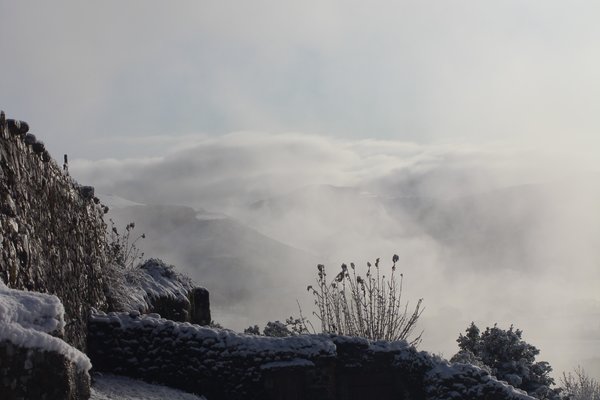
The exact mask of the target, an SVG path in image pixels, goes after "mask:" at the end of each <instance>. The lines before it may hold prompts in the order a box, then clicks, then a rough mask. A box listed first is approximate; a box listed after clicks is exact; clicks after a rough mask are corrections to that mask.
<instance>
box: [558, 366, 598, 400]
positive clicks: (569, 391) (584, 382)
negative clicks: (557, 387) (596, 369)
mask: <svg viewBox="0 0 600 400" xmlns="http://www.w3.org/2000/svg"><path fill="white" fill-rule="evenodd" d="M560 384H561V386H562V389H563V393H562V394H563V395H564V396H565V398H567V399H569V400H600V382H598V381H597V380H595V379H594V378H590V376H589V375H587V374H586V372H585V371H584V370H583V368H581V367H577V368H576V369H575V371H574V372H573V373H571V372H569V373H568V374H566V373H564V372H563V376H562V377H561V378H560Z"/></svg>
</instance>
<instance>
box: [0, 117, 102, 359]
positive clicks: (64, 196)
mask: <svg viewBox="0 0 600 400" xmlns="http://www.w3.org/2000/svg"><path fill="white" fill-rule="evenodd" d="M92 191H93V190H92V189H91V188H81V187H80V186H79V185H78V184H77V183H76V182H74V181H73V180H72V179H71V178H70V177H69V176H68V174H66V173H65V172H64V171H63V169H62V168H61V167H59V166H58V165H57V164H56V162H55V161H54V160H52V159H51V157H50V155H49V154H48V151H47V150H46V149H45V148H44V144H43V143H42V142H41V141H39V140H37V138H36V137H35V136H34V135H32V134H30V133H28V126H27V124H25V123H18V122H17V121H15V120H5V119H4V118H0V279H2V280H3V281H4V282H5V283H6V284H7V285H8V286H9V287H11V288H17V289H27V290H32V291H38V292H44V293H52V294H55V295H57V296H58V297H59V298H60V299H61V301H62V303H63V304H64V307H65V316H66V327H65V340H66V341H67V342H69V343H71V344H73V345H74V346H76V347H77V348H79V349H81V350H85V343H86V338H85V336H86V332H87V326H86V324H87V317H88V312H89V309H90V307H95V308H100V309H101V308H103V307H104V305H105V296H104V290H103V284H102V270H103V267H104V266H105V263H106V259H105V253H104V243H105V242H104V235H105V224H104V222H103V219H102V215H103V210H102V208H101V206H100V205H99V204H98V199H95V198H94V197H93V194H92Z"/></svg>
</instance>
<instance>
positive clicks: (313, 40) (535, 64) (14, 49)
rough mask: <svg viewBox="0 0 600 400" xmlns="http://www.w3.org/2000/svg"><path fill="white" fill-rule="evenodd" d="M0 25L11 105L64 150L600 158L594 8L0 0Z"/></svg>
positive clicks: (516, 0) (5, 96) (599, 30)
mask: <svg viewBox="0 0 600 400" xmlns="http://www.w3.org/2000/svg"><path fill="white" fill-rule="evenodd" d="M0 15H2V21H1V23H0V53H1V54H2V62H1V69H0V106H1V107H2V109H5V110H6V111H7V112H8V114H9V115H10V116H15V117H19V118H22V119H25V120H28V121H29V122H30V124H31V125H32V129H33V131H34V132H37V133H38V134H39V136H40V138H41V139H42V140H45V141H46V144H47V146H48V147H49V149H50V151H51V153H52V154H53V155H54V156H55V158H59V157H60V156H61V155H62V153H65V152H67V153H70V155H71V156H72V158H92V159H99V158H109V157H118V158H120V157H132V156H156V155H160V154H161V151H163V150H164V147H163V142H164V140H165V136H166V137H173V136H182V135H190V134H194V135H198V134H202V135H210V136H214V135H220V134H224V133H229V132H234V131H259V132H269V133H281V132H300V133H311V134H320V135H330V136H333V137H342V138H380V139H396V140H402V141H411V142H418V143H431V142H440V141H441V142H457V141H459V142H460V141H466V142H469V143H489V142H510V143H517V144H519V145H525V146H532V147H544V148H559V149H561V150H563V151H565V152H575V151H577V152H578V153H579V154H581V155H582V156H583V155H585V157H588V158H589V159H591V160H593V161H594V162H596V161H597V158H598V156H596V155H595V154H594V153H593V150H591V149H593V147H594V146H595V147H598V145H600V140H599V139H597V131H598V128H600V113H598V108H599V107H600V79H599V78H598V73H597V71H599V70H600V53H599V52H598V50H597V44H598V43H599V41H600V25H599V24H598V23H597V20H598V16H599V15H600V5H598V4H596V3H594V2H590V1H570V2H564V1H558V0H546V1H543V2H542V1H538V0H535V1H527V0H504V1H495V2H492V1H477V0H470V1H465V0H461V1H447V0H443V1H429V0H424V1H410V2H407V1H371V2H364V1H327V0H318V1H312V0H302V1H296V0H292V1H283V2H282V1H252V2H248V1H238V2H235V1H228V0H220V1H211V2H208V1H175V2H164V1H149V0H143V1H102V2H88V1H53V2H44V1H26V0H25V1H18V2H16V1H15V2H11V1H7V0H2V1H0ZM141 136H155V137H154V140H152V141H148V140H146V141H144V142H140V141H133V142H125V143H124V142H123V138H136V137H141ZM156 136H161V137H162V139H161V138H160V137H156ZM584 153H585V154H584Z"/></svg>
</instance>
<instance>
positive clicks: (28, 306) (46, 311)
mask: <svg viewBox="0 0 600 400" xmlns="http://www.w3.org/2000/svg"><path fill="white" fill-rule="evenodd" d="M64 312H65V310H64V308H63V305H62V303H61V302H60V300H59V299H58V297H56V296H53V295H49V294H45V293H36V292H25V291H22V290H16V289H9V288H8V287H7V286H6V285H5V284H4V282H2V280H0V342H2V341H9V342H11V343H13V344H14V345H16V346H19V347H26V348H35V349H40V350H43V351H52V352H56V353H60V354H62V355H64V356H65V357H66V358H67V359H68V360H70V361H72V362H73V363H75V365H76V366H77V368H78V369H79V370H84V371H89V370H90V368H92V364H91V362H90V359H89V358H88V357H87V356H86V355H85V354H83V353H82V352H80V351H79V350H77V349H76V348H74V347H72V346H70V345H69V344H67V343H66V342H64V341H63V340H61V339H59V338H56V337H54V336H51V335H50V334H49V333H56V334H62V333H63V330H64V326H65V321H64Z"/></svg>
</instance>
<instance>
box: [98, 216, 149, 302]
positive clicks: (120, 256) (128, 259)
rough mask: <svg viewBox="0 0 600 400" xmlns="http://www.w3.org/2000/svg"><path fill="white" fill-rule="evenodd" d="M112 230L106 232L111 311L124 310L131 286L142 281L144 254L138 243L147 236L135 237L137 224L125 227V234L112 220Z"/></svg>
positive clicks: (106, 289) (107, 282)
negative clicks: (120, 231) (141, 268)
mask: <svg viewBox="0 0 600 400" xmlns="http://www.w3.org/2000/svg"><path fill="white" fill-rule="evenodd" d="M110 224H111V226H110V230H108V231H107V232H106V246H107V247H106V248H107V258H108V265H107V269H108V273H107V274H105V276H106V286H105V292H106V297H107V300H108V303H109V309H110V310H123V309H124V308H125V307H126V306H125V305H126V304H127V303H128V301H127V298H128V292H129V286H130V285H137V284H138V283H139V280H140V273H141V271H140V269H139V266H140V265H141V261H142V258H143V257H144V253H142V252H141V251H140V249H139V248H138V247H137V243H138V242H139V241H140V240H141V239H143V238H145V237H146V235H145V234H143V233H142V234H141V235H138V236H133V230H134V229H135V223H133V222H130V223H129V224H127V225H126V226H125V231H124V233H122V234H121V233H119V230H118V229H117V227H116V226H115V223H114V221H113V220H112V219H111V220H110Z"/></svg>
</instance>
